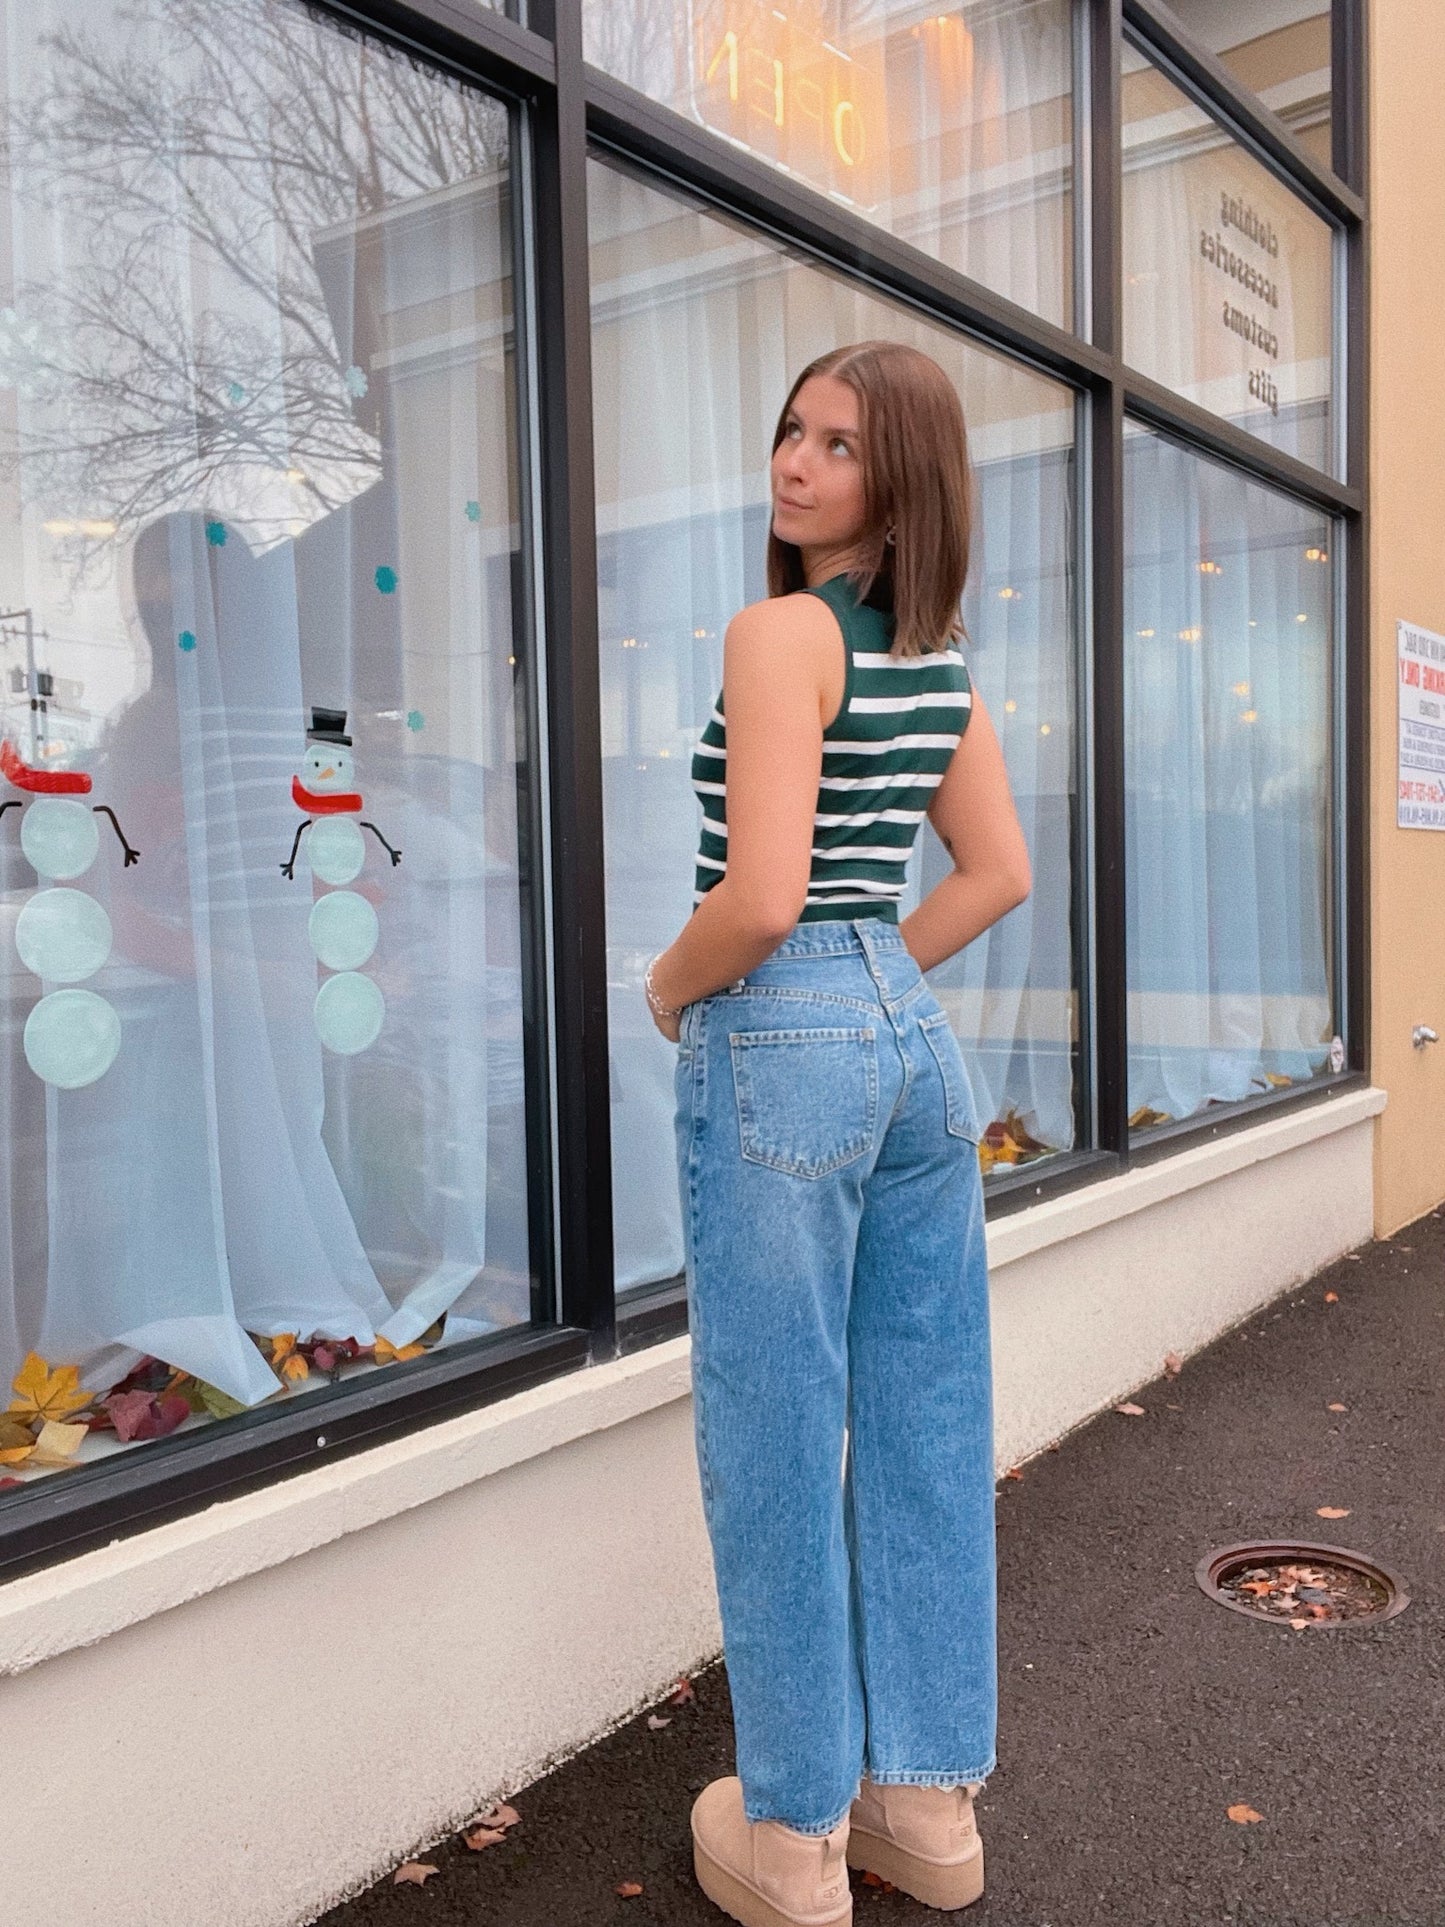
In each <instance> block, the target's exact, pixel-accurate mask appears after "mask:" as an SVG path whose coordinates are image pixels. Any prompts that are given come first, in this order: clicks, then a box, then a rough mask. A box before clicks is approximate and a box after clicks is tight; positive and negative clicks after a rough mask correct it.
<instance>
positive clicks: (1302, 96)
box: [1170, 0, 1332, 167]
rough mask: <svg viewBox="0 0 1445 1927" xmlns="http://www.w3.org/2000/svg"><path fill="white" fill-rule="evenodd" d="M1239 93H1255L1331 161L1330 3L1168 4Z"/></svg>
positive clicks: (1220, 0)
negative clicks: (1216, 58)
mask: <svg viewBox="0 0 1445 1927" xmlns="http://www.w3.org/2000/svg"><path fill="white" fill-rule="evenodd" d="M1170 5H1171V7H1172V8H1173V10H1174V12H1175V13H1177V14H1178V16H1179V18H1180V19H1181V20H1182V21H1183V22H1184V25H1185V26H1186V27H1188V29H1189V31H1190V32H1191V33H1192V34H1193V35H1194V37H1195V39H1196V40H1199V41H1202V42H1203V44H1204V45H1205V46H1206V47H1208V49H1209V51H1210V52H1211V53H1214V54H1218V56H1219V58H1220V60H1221V61H1222V62H1223V64H1224V65H1225V66H1226V67H1227V68H1228V69H1229V71H1230V73H1232V74H1233V75H1234V78H1235V79H1236V80H1237V81H1238V82H1239V83H1240V85H1241V86H1242V87H1248V88H1249V89H1251V91H1252V92H1254V93H1256V94H1258V95H1259V98H1260V99H1261V100H1262V101H1263V102H1264V104H1265V106H1266V107H1271V108H1273V109H1274V111H1275V113H1277V114H1278V115H1279V117H1280V119H1281V120H1282V121H1283V122H1284V123H1285V125H1286V126H1287V127H1288V128H1289V129H1290V130H1291V132H1292V133H1293V134H1294V136H1295V138H1296V139H1297V140H1298V141H1299V142H1300V144H1301V145H1302V146H1303V147H1305V148H1307V149H1308V150H1309V152H1310V153H1311V154H1313V155H1314V157H1315V159H1316V160H1317V161H1320V162H1322V163H1323V165H1324V166H1326V167H1329V166H1330V165H1331V164H1332V163H1331V157H1330V8H1329V5H1328V4H1327V0H1170Z"/></svg>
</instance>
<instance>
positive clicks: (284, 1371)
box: [281, 1352, 311, 1379]
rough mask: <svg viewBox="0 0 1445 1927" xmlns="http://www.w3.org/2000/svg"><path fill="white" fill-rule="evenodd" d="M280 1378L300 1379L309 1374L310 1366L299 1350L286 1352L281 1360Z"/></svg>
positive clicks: (307, 1376)
mask: <svg viewBox="0 0 1445 1927" xmlns="http://www.w3.org/2000/svg"><path fill="white" fill-rule="evenodd" d="M281 1376H282V1378H291V1379H301V1378H309V1377H310V1376H311V1367H310V1366H309V1365H308V1364H307V1363H306V1360H305V1359H304V1358H303V1357H302V1356H301V1354H300V1352H288V1353H287V1354H286V1356H285V1358H283V1359H282V1360H281Z"/></svg>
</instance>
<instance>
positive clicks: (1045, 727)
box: [1039, 723, 1053, 736]
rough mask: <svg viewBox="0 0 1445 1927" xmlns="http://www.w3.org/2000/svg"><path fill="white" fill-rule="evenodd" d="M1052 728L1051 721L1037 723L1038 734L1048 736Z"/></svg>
mask: <svg viewBox="0 0 1445 1927" xmlns="http://www.w3.org/2000/svg"><path fill="white" fill-rule="evenodd" d="M1052 728H1053V725H1052V724H1051V723H1040V724H1039V734H1040V736H1048V735H1049V734H1051V733H1052Z"/></svg>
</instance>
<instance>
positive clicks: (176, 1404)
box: [101, 1392, 191, 1441]
mask: <svg viewBox="0 0 1445 1927" xmlns="http://www.w3.org/2000/svg"><path fill="white" fill-rule="evenodd" d="M101 1403H102V1404H103V1405H104V1407H105V1409H106V1411H107V1412H109V1414H110V1416H111V1420H112V1422H113V1424H114V1425H115V1435H116V1437H117V1438H118V1439H121V1440H126V1441H128V1440H131V1439H163V1438H164V1437H165V1436H166V1434H167V1433H168V1432H174V1431H175V1429H176V1427H177V1426H178V1425H181V1424H183V1423H184V1422H185V1420H186V1419H188V1418H189V1417H190V1416H191V1403H190V1400H189V1399H188V1398H187V1397H186V1395H185V1393H184V1392H167V1393H166V1394H165V1395H164V1396H163V1397H161V1398H157V1396H156V1394H155V1393H154V1392H112V1393H111V1394H110V1396H109V1398H105V1399H102V1400H101Z"/></svg>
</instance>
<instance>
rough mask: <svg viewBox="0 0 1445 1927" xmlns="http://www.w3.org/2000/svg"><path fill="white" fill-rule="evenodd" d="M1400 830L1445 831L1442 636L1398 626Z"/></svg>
mask: <svg viewBox="0 0 1445 1927" xmlns="http://www.w3.org/2000/svg"><path fill="white" fill-rule="evenodd" d="M1395 638H1396V643H1397V645H1398V652H1399V658H1400V799H1399V804H1398V807H1397V811H1396V817H1395V821H1396V823H1397V824H1398V826H1399V828H1400V829H1402V830H1445V636H1437V635H1436V634H1435V632H1434V631H1433V630H1432V629H1417V628H1416V626H1415V624H1414V623H1413V622H1397V623H1396V624H1395Z"/></svg>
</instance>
